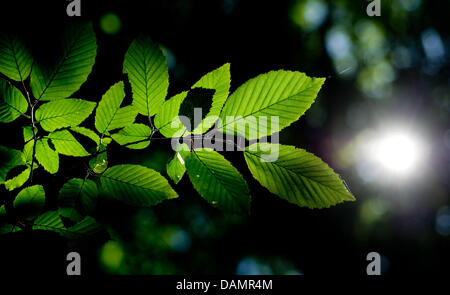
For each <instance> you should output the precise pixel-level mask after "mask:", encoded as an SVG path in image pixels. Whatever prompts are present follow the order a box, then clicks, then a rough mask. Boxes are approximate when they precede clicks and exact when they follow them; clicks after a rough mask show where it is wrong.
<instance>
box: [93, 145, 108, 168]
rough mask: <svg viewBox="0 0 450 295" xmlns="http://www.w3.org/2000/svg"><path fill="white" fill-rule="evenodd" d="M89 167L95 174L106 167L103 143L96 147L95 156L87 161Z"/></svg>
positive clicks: (106, 157) (106, 156)
mask: <svg viewBox="0 0 450 295" xmlns="http://www.w3.org/2000/svg"><path fill="white" fill-rule="evenodd" d="M89 167H91V169H92V171H94V172H95V173H97V174H101V173H103V172H104V171H105V170H106V168H108V155H107V153H106V146H105V145H103V144H101V145H99V146H98V147H97V151H96V155H95V157H93V158H92V159H91V160H90V161H89Z"/></svg>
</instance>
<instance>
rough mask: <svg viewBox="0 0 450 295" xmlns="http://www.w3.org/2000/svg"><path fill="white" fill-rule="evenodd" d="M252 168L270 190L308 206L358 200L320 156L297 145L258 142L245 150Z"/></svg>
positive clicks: (319, 206)
mask: <svg viewBox="0 0 450 295" xmlns="http://www.w3.org/2000/svg"><path fill="white" fill-rule="evenodd" d="M245 160H246V161H247V165H248V167H249V169H250V172H251V173H252V174H253V176H254V177H255V178H256V180H258V181H259V183H261V185H262V186H264V187H265V188H267V189H268V190H269V191H270V192H272V193H274V194H276V195H278V196H279V197H281V198H282V199H285V200H287V201H289V202H290V203H293V204H297V205H299V206H302V207H308V208H328V207H330V206H333V205H336V204H338V203H341V202H344V201H354V200H355V198H354V197H353V195H352V194H351V193H350V192H349V191H348V189H347V187H346V186H345V184H344V182H343V181H342V180H341V178H340V177H339V175H337V174H336V173H335V172H334V171H333V169H331V168H330V167H328V165H327V164H326V163H325V162H323V161H322V160H321V159H319V158H318V157H316V156H314V155H313V154H311V153H308V152H307V151H305V150H302V149H297V148H295V147H293V146H286V145H274V144H268V143H266V144H254V145H251V146H250V147H247V148H246V150H245Z"/></svg>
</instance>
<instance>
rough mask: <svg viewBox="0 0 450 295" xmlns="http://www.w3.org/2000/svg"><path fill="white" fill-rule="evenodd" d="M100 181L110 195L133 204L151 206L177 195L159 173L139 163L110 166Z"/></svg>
mask: <svg viewBox="0 0 450 295" xmlns="http://www.w3.org/2000/svg"><path fill="white" fill-rule="evenodd" d="M101 183H102V187H103V188H104V189H105V190H106V191H107V192H108V193H109V195H110V196H112V197H113V198H116V199H118V200H121V201H123V202H125V203H128V204H130V205H134V206H142V207H147V206H152V205H156V204H158V203H160V202H162V201H163V200H167V199H173V198H177V197H178V195H177V193H176V192H175V191H174V190H173V189H172V187H171V186H170V185H169V183H168V181H167V179H165V178H164V177H163V176H161V174H159V173H158V172H156V171H155V170H153V169H150V168H147V167H143V166H139V165H130V164H125V165H117V166H114V167H111V168H109V169H108V170H106V171H105V173H103V175H102V178H101Z"/></svg>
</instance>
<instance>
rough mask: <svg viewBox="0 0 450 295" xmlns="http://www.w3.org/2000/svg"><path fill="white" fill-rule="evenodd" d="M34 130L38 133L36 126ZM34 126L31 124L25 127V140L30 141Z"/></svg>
mask: <svg viewBox="0 0 450 295" xmlns="http://www.w3.org/2000/svg"><path fill="white" fill-rule="evenodd" d="M34 132H35V133H37V132H38V129H37V128H36V127H34ZM33 136H34V134H33V128H32V127H31V126H25V127H23V140H24V142H29V141H30V140H31V139H32V138H33Z"/></svg>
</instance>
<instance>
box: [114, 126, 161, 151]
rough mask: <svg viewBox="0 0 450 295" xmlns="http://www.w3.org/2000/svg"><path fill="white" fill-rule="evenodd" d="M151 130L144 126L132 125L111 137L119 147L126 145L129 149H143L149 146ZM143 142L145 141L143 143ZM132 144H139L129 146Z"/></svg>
mask: <svg viewBox="0 0 450 295" xmlns="http://www.w3.org/2000/svg"><path fill="white" fill-rule="evenodd" d="M151 133H152V130H151V129H150V127H148V126H147V125H144V124H132V125H130V126H127V127H125V128H123V129H121V130H120V131H119V132H118V133H116V134H112V135H111V137H112V138H113V139H114V140H115V141H117V143H118V144H120V145H127V146H126V147H127V148H130V149H137V150H139V149H145V148H146V147H148V145H149V144H150V140H146V139H148V138H149V137H150V135H151ZM144 140H145V141H144ZM133 142H139V143H135V144H130V143H133Z"/></svg>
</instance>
